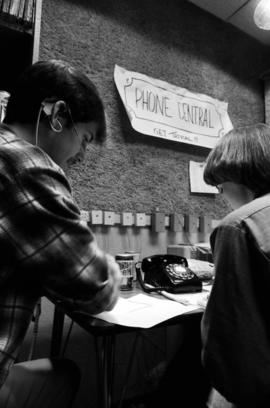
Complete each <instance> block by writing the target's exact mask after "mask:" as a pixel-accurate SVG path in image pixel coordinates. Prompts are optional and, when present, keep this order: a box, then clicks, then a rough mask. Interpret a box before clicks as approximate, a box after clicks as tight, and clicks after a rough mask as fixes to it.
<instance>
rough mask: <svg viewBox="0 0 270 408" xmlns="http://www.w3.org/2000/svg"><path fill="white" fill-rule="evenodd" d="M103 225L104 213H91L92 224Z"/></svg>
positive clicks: (94, 211)
mask: <svg viewBox="0 0 270 408" xmlns="http://www.w3.org/2000/svg"><path fill="white" fill-rule="evenodd" d="M102 223H103V212H102V211H101V210H92V211H91V224H93V225H102Z"/></svg>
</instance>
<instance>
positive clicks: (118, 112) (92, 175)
mask: <svg viewBox="0 0 270 408" xmlns="http://www.w3.org/2000/svg"><path fill="white" fill-rule="evenodd" d="M40 46H41V48H40V58H41V59H42V58H51V57H56V58H61V59H65V60H68V61H70V62H71V63H73V64H75V65H76V66H78V67H80V68H82V69H83V70H84V71H85V72H86V73H87V74H88V75H90V77H91V78H92V79H93V81H94V82H95V83H96V85H97V86H98V88H99V90H100V93H101V95H102V97H103V99H104V101H105V105H106V109H107V115H108V124H109V132H108V138H107V141H106V144H105V146H104V147H102V148H96V147H94V146H90V148H89V150H88V153H87V157H86V161H85V163H83V164H80V165H78V166H77V167H73V168H72V169H70V171H69V176H70V179H71V183H72V185H73V187H74V190H75V197H76V199H77V201H78V204H79V206H80V207H81V209H85V210H90V209H102V210H113V211H125V210H128V211H137V212H147V213H149V212H151V211H152V210H154V209H155V208H156V207H158V208H159V209H160V210H161V211H165V212H167V213H170V212H175V211H176V212H182V213H185V212H189V213H190V212H191V213H194V214H196V215H200V214H208V215H211V216H212V217H213V218H215V219H220V218H221V217H222V216H223V215H224V214H225V213H226V212H227V210H228V207H227V206H226V204H225V203H224V201H223V200H222V198H220V197H214V196H207V195H191V194H190V190H189V178H188V164H189V161H190V160H195V161H202V160H204V158H205V157H206V155H207V153H208V150H207V149H204V148H194V147H192V146H190V145H186V144H182V143H177V142H171V141H168V140H163V139H157V138H154V137H151V136H146V135H142V134H139V133H137V132H135V131H134V130H132V128H131V125H130V123H129V120H128V118H127V115H126V112H125V111H124V108H123V106H122V102H121V101H120V98H119V96H118V93H117V90H116V87H115V84H114V81H113V70H114V65H115V64H118V65H120V66H123V67H124V68H126V69H128V70H134V71H137V72H140V73H143V74H146V75H149V76H152V77H154V78H158V79H161V80H165V81H167V82H169V83H171V84H174V85H176V86H179V87H184V88H187V89H188V90H190V91H192V92H198V93H203V94H206V95H209V96H211V97H214V98H217V99H219V100H223V101H226V102H228V103H229V115H230V117H231V120H232V122H233V125H234V126H238V125H243V124H248V123H252V122H257V121H264V102H263V84H262V83H261V81H260V80H259V79H258V78H259V75H260V74H261V73H262V72H263V71H264V70H265V69H267V68H268V67H269V60H270V55H269V52H268V51H267V49H266V48H265V47H263V46H262V45H260V44H259V43H258V42H257V41H255V40H252V39H251V38H249V37H248V36H246V35H245V34H243V33H241V32H239V31H238V30H237V29H235V28H234V27H232V26H230V25H228V24H226V23H224V22H222V21H220V20H218V19H216V18H214V17H213V16H211V15H208V14H207V13H205V12H203V11H202V10H199V9H197V8H196V7H195V6H194V5H192V4H190V3H187V2H185V1H183V0H182V1H180V0H178V1H175V0H167V1H166V2H164V1H160V0H144V1H143V2H140V1H134V0H99V1H96V0H76V1H75V0H74V1H71V0H70V1H68V0H57V1H53V0H43V12H42V26H41V44H40Z"/></svg>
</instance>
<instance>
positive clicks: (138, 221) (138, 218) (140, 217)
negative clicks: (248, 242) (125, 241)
mask: <svg viewBox="0 0 270 408" xmlns="http://www.w3.org/2000/svg"><path fill="white" fill-rule="evenodd" d="M135 225H136V227H145V226H146V214H145V213H136V214H135Z"/></svg>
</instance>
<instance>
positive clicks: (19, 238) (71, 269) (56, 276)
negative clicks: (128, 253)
mask: <svg viewBox="0 0 270 408" xmlns="http://www.w3.org/2000/svg"><path fill="white" fill-rule="evenodd" d="M5 192H6V194H5V202H4V203H2V205H1V207H2V209H1V214H2V215H1V218H0V245H1V248H2V250H3V254H4V256H3V257H2V261H0V263H3V265H4V266H5V267H6V268H7V269H10V268H11V269H14V270H16V273H19V274H21V277H22V279H23V280H24V281H29V283H31V284H35V283H36V284H37V285H38V286H41V287H43V288H45V290H48V291H49V292H51V293H54V294H55V296H59V297H63V298H66V299H80V300H91V299H92V298H94V296H95V295H96V294H97V293H98V292H100V291H102V290H104V291H105V292H108V295H107V297H108V298H109V296H110V290H109V289H108V287H107V286H108V281H109V279H108V278H109V277H108V268H107V261H106V256H105V255H104V253H103V252H102V251H101V250H100V249H99V248H98V246H97V244H96V241H95V239H94V237H93V235H92V233H91V231H90V229H89V228H88V227H87V226H86V225H85V223H83V222H81V220H80V211H79V209H78V207H77V206H76V204H75V203H74V200H73V198H72V195H71V189H70V186H69V183H68V181H67V179H66V177H65V175H64V173H63V172H61V171H59V168H58V167H54V166H47V167H46V168H44V166H39V165H38V163H35V165H34V166H30V167H29V168H26V169H24V170H22V171H21V172H19V173H18V174H17V175H16V176H15V177H14V179H13V182H12V184H11V183H10V184H9V186H8V191H7V189H6V190H5ZM1 237H2V239H1ZM106 287H107V288H106ZM103 302H106V296H105V299H103ZM101 308H103V306H101Z"/></svg>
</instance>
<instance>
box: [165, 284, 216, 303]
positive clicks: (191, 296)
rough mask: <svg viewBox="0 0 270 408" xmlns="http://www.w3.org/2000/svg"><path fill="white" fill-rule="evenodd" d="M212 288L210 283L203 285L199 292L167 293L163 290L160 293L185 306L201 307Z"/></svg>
mask: <svg viewBox="0 0 270 408" xmlns="http://www.w3.org/2000/svg"><path fill="white" fill-rule="evenodd" d="M211 289H212V284H209V285H204V286H203V289H202V291H201V292H194V293H168V292H165V291H164V290H163V291H161V292H160V293H161V294H162V295H163V296H165V297H166V298H168V299H171V300H174V301H175V302H179V303H181V304H183V305H186V306H196V307H197V308H198V307H202V308H203V309H204V308H205V307H206V305H207V301H208V298H209V294H210V292H211Z"/></svg>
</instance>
